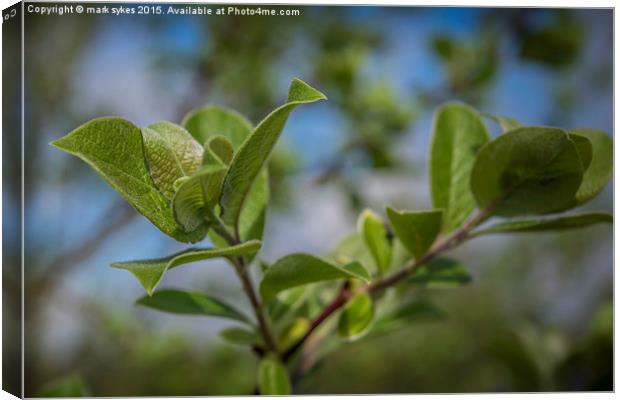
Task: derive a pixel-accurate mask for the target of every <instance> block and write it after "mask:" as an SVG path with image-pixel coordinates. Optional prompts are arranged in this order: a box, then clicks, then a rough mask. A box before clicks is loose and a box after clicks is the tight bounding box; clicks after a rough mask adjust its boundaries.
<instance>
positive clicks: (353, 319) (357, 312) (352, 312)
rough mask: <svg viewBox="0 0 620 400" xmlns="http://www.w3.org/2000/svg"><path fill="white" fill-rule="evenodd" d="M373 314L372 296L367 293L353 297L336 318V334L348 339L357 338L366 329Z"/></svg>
mask: <svg viewBox="0 0 620 400" xmlns="http://www.w3.org/2000/svg"><path fill="white" fill-rule="evenodd" d="M373 316H374V306H373V303H372V298H371V297H370V295H369V294H368V293H360V294H358V295H356V296H355V297H353V298H352V299H351V300H350V301H349V302H348V303H347V304H346V305H345V307H344V309H343V310H342V313H340V319H338V334H339V335H340V336H341V337H344V338H348V339H350V340H354V339H358V338H360V337H361V336H363V334H364V333H366V332H367V331H368V328H369V327H370V324H371V322H372V318H373Z"/></svg>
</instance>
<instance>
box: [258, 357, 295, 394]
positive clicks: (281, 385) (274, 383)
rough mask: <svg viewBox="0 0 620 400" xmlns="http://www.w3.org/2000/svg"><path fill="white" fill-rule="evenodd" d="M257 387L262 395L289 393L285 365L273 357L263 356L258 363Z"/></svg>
mask: <svg viewBox="0 0 620 400" xmlns="http://www.w3.org/2000/svg"><path fill="white" fill-rule="evenodd" d="M258 389H259V392H260V394H262V395H270V396H273V395H288V394H291V382H290V380H289V377H288V371H287V370H286V367H285V366H284V365H283V364H282V362H280V360H278V359H276V358H275V357H265V358H263V359H262V360H261V362H260V364H258Z"/></svg>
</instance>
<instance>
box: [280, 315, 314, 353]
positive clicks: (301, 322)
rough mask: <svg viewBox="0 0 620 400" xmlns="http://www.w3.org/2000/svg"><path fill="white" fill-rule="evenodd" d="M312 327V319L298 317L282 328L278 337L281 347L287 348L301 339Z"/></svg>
mask: <svg viewBox="0 0 620 400" xmlns="http://www.w3.org/2000/svg"><path fill="white" fill-rule="evenodd" d="M309 328H310V321H309V320H308V319H306V318H296V319H294V320H293V321H291V322H290V323H289V324H288V325H286V326H285V327H284V329H282V332H280V335H279V338H278V344H279V347H280V348H281V349H287V348H289V347H290V346H292V345H293V344H295V343H296V342H297V340H299V339H301V338H302V337H303V336H304V335H305V334H306V332H308V329H309Z"/></svg>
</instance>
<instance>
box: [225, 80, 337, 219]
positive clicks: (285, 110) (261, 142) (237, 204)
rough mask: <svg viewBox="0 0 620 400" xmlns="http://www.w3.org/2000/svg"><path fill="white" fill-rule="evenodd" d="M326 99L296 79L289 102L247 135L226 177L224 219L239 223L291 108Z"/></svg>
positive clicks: (290, 91)
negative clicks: (253, 186)
mask: <svg viewBox="0 0 620 400" xmlns="http://www.w3.org/2000/svg"><path fill="white" fill-rule="evenodd" d="M325 98H326V97H325V96H324V95H323V94H322V93H321V92H319V91H317V90H315V89H313V88H312V87H310V86H308V85H307V84H306V83H304V82H302V81H301V80H299V79H294V80H293V82H292V83H291V87H290V90H289V97H288V101H287V103H286V104H284V105H283V106H281V107H279V108H278V109H276V110H275V111H273V112H272V113H271V114H269V115H268V116H267V117H266V118H265V119H264V120H263V121H262V122H261V123H260V124H258V126H257V127H256V129H255V130H254V131H253V132H252V133H251V134H250V135H249V136H248V137H247V138H246V140H245V141H244V142H243V144H242V145H241V146H240V147H239V149H238V150H237V151H236V153H235V156H234V157H233V160H232V161H231V164H230V168H229V170H228V174H227V175H226V178H225V179H224V186H223V189H222V197H221V199H220V204H221V206H222V209H223V214H222V218H223V219H224V221H225V222H226V223H228V224H231V225H233V226H235V227H237V226H238V225H239V216H240V214H241V208H242V206H243V203H244V201H245V199H246V197H247V195H248V193H249V192H250V189H251V188H252V184H253V183H254V180H255V179H256V177H257V176H258V175H259V173H260V171H261V169H262V168H263V167H264V165H265V163H266V162H267V159H268V158H269V155H270V154H271V151H272V150H273V147H274V146H275V144H276V142H277V140H278V138H279V137H280V133H281V132H282V129H283V128H284V124H285V123H286V120H287V119H288V116H289V114H290V113H291V111H293V109H295V108H296V107H297V106H298V105H300V104H306V103H313V102H315V101H318V100H321V99H325Z"/></svg>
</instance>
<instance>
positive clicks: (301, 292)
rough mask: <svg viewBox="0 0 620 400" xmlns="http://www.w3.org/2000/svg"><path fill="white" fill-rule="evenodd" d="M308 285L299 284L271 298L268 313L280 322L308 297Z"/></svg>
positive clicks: (273, 319) (275, 320)
mask: <svg viewBox="0 0 620 400" xmlns="http://www.w3.org/2000/svg"><path fill="white" fill-rule="evenodd" d="M307 295H308V286H299V287H296V288H294V289H291V290H288V291H287V292H286V293H282V294H281V295H280V296H279V297H276V298H273V299H271V301H270V302H269V304H267V313H268V314H269V317H270V318H271V320H272V321H274V322H276V323H278V322H280V320H282V319H284V317H286V316H288V315H291V314H294V311H295V310H298V309H299V308H300V307H301V305H302V304H303V302H304V300H305V299H306V298H307V297H308V296H307Z"/></svg>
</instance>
